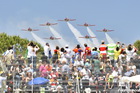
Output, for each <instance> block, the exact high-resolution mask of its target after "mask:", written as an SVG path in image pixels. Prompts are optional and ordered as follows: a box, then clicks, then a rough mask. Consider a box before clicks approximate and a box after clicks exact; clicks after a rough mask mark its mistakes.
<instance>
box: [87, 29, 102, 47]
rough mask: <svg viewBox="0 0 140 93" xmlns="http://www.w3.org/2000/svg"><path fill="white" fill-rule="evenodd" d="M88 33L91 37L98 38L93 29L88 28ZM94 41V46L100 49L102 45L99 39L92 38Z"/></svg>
mask: <svg viewBox="0 0 140 93" xmlns="http://www.w3.org/2000/svg"><path fill="white" fill-rule="evenodd" d="M87 31H88V33H89V35H90V36H91V37H96V35H95V34H94V33H93V32H92V31H91V29H90V28H89V27H87ZM92 41H93V44H94V45H95V47H99V45H100V44H99V41H98V39H97V37H96V38H92Z"/></svg>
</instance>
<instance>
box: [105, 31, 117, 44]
mask: <svg viewBox="0 0 140 93" xmlns="http://www.w3.org/2000/svg"><path fill="white" fill-rule="evenodd" d="M105 36H106V39H107V42H108V43H109V44H115V42H114V40H113V39H112V38H111V37H110V36H109V35H108V34H107V33H105Z"/></svg>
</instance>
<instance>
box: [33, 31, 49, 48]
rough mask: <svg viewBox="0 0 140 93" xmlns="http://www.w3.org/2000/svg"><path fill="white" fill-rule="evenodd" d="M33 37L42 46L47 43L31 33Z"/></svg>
mask: <svg viewBox="0 0 140 93" xmlns="http://www.w3.org/2000/svg"><path fill="white" fill-rule="evenodd" d="M31 34H32V36H33V37H34V39H35V40H36V41H37V42H38V43H40V44H41V46H45V43H46V42H45V41H44V40H42V39H41V38H40V37H38V36H37V35H36V34H35V33H33V32H31Z"/></svg>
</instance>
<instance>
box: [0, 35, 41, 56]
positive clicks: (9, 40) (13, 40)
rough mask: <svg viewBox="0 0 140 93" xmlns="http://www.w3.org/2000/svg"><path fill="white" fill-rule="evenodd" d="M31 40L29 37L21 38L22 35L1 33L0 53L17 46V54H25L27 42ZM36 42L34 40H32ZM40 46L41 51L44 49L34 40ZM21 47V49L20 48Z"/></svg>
mask: <svg viewBox="0 0 140 93" xmlns="http://www.w3.org/2000/svg"><path fill="white" fill-rule="evenodd" d="M29 42H30V41H29V40H27V39H23V38H20V36H8V35H7V34H6V33H0V54H2V53H4V52H5V51H6V50H7V49H8V48H9V47H11V46H13V45H14V46H16V48H17V49H16V54H22V55H25V53H26V49H27V44H28V43H29ZM32 42H34V41H32ZM34 43H35V44H37V45H38V46H39V47H40V50H39V52H42V51H43V48H42V47H41V45H40V44H38V43H37V42H34ZM20 48H21V50H22V51H21V50H20Z"/></svg>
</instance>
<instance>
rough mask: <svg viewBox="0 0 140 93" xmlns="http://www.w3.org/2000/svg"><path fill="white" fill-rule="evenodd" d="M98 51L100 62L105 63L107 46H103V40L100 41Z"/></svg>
mask: <svg viewBox="0 0 140 93" xmlns="http://www.w3.org/2000/svg"><path fill="white" fill-rule="evenodd" d="M99 50H100V56H101V61H102V62H106V56H107V45H106V44H105V41H104V40H102V42H101V45H100V46H99Z"/></svg>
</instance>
